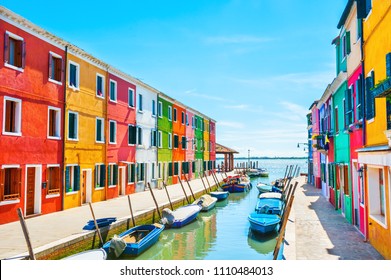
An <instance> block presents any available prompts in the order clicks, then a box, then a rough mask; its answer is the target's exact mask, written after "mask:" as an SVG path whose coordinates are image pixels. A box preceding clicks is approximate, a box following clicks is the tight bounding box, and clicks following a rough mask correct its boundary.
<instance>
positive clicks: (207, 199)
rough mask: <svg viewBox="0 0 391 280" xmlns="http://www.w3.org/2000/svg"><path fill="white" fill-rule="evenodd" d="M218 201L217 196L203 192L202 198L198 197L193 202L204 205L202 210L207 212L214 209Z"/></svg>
mask: <svg viewBox="0 0 391 280" xmlns="http://www.w3.org/2000/svg"><path fill="white" fill-rule="evenodd" d="M216 202H217V198H216V197H212V196H210V195H209V194H203V195H201V196H200V198H198V199H196V200H195V201H194V202H193V204H198V205H200V206H201V207H202V208H201V211H203V212H207V211H209V210H210V209H212V208H213V207H215V205H216Z"/></svg>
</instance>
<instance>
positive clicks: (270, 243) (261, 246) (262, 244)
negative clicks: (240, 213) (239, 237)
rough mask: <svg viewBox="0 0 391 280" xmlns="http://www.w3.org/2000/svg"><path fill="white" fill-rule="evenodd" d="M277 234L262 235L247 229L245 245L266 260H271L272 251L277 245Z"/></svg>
mask: <svg viewBox="0 0 391 280" xmlns="http://www.w3.org/2000/svg"><path fill="white" fill-rule="evenodd" d="M277 236H278V234H277V232H272V233H270V234H267V235H264V234H259V233H256V232H253V231H252V230H251V229H250V228H249V229H248V238H247V243H248V245H249V246H250V248H252V249H253V250H255V251H256V252H258V253H259V254H262V255H263V256H264V257H265V258H266V259H273V251H274V248H275V247H276V244H277Z"/></svg>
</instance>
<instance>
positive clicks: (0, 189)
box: [0, 169, 5, 201]
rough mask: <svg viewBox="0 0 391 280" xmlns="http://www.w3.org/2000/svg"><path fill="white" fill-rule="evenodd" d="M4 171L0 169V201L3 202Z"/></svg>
mask: <svg viewBox="0 0 391 280" xmlns="http://www.w3.org/2000/svg"><path fill="white" fill-rule="evenodd" d="M4 173H5V170H4V169H0V201H3V200H4Z"/></svg>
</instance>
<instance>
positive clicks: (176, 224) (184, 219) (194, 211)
mask: <svg viewBox="0 0 391 280" xmlns="http://www.w3.org/2000/svg"><path fill="white" fill-rule="evenodd" d="M201 209H202V207H201V206H200V205H198V204H190V205H186V206H182V207H180V208H178V209H175V210H174V211H171V209H169V208H164V209H163V210H162V216H163V217H162V218H161V220H160V222H161V223H162V224H164V225H165V226H166V227H168V228H180V227H183V226H185V225H187V224H188V223H190V222H192V221H194V220H195V219H196V218H197V216H198V214H199V213H200V211H201Z"/></svg>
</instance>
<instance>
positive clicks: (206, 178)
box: [204, 171, 212, 192]
mask: <svg viewBox="0 0 391 280" xmlns="http://www.w3.org/2000/svg"><path fill="white" fill-rule="evenodd" d="M204 177H205V180H206V182H207V183H208V187H209V192H210V191H211V190H212V188H211V186H210V184H209V180H208V177H207V176H206V174H205V171H204Z"/></svg>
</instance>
